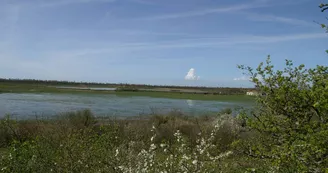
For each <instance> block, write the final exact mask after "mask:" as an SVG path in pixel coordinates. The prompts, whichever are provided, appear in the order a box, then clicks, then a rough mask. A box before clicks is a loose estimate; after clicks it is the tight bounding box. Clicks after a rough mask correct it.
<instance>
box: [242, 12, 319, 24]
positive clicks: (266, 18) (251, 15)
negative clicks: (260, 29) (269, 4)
mask: <svg viewBox="0 0 328 173" xmlns="http://www.w3.org/2000/svg"><path fill="white" fill-rule="evenodd" d="M241 14H244V15H246V16H247V17H248V18H249V19H250V20H253V21H261V22H279V23H286V24H290V25H300V26H309V27H317V26H316V25H315V23H313V22H309V21H304V20H300V19H295V18H288V17H282V16H276V15H265V14H256V13H250V12H241Z"/></svg>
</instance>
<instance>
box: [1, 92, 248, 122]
mask: <svg viewBox="0 0 328 173" xmlns="http://www.w3.org/2000/svg"><path fill="white" fill-rule="evenodd" d="M249 105H250V103H241V102H220V101H200V100H185V99H167V98H152V97H136V96H131V97H127V96H124V97H122V96H117V95H114V94H47V93H42V94H14V93H3V94H0V117H1V116H4V115H5V114H10V115H12V116H14V117H16V118H23V119H26V118H27V119H29V118H35V116H38V117H40V116H42V117H50V116H54V115H58V114H60V113H63V112H68V111H76V110H82V109H90V110H91V111H92V112H93V113H94V114H95V115H97V116H116V117H119V116H122V117H126V116H135V115H140V114H149V113H153V112H155V113H166V112H169V111H172V110H178V111H182V112H184V113H187V114H188V115H200V114H207V113H215V112H218V111H220V110H222V109H224V108H236V107H240V106H243V107H248V106H249Z"/></svg>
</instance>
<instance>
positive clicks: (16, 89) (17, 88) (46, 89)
mask: <svg viewBox="0 0 328 173" xmlns="http://www.w3.org/2000/svg"><path fill="white" fill-rule="evenodd" d="M0 93H67V94H79V93H80V94H116V95H117V96H122V97H131V96H147V97H156V98H172V99H190V100H217V101H237V102H252V101H254V97H251V96H246V95H214V94H194V93H182V92H159V91H105V90H102V91H99V90H86V89H83V90H82V89H68V88H56V87H53V86H47V85H32V84H19V85H14V84H6V83H2V84H0Z"/></svg>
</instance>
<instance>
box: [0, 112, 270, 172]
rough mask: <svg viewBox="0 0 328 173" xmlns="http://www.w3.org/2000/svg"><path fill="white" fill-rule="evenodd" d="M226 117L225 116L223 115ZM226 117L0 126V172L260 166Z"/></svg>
mask: <svg viewBox="0 0 328 173" xmlns="http://www.w3.org/2000/svg"><path fill="white" fill-rule="evenodd" d="M226 112H229V110H227V111H226ZM249 135H250V134H247V133H245V132H243V128H242V126H241V125H240V122H239V121H238V120H237V119H235V118H233V117H232V116H231V115H229V114H225V112H222V113H221V114H220V116H202V117H190V116H186V115H184V114H183V113H181V112H171V113H169V114H167V115H150V116H148V117H134V119H124V120H122V119H121V120H118V119H102V120H99V119H95V118H94V116H93V115H92V113H91V112H90V111H88V110H85V111H79V112H71V113H66V114H64V115H61V116H59V117H58V118H56V119H53V120H28V121H14V120H10V119H3V120H2V121H1V126H0V147H1V148H2V149H0V171H1V172H147V173H148V172H151V173H157V172H170V173H173V172H199V173H202V172H245V171H246V172H247V171H248V170H251V169H255V168H257V170H261V169H262V168H263V167H265V162H264V161H261V160H257V159H253V158H248V157H246V155H243V154H242V153H240V152H238V150H235V149H234V147H233V144H234V141H236V140H238V139H241V138H245V137H247V136H249Z"/></svg>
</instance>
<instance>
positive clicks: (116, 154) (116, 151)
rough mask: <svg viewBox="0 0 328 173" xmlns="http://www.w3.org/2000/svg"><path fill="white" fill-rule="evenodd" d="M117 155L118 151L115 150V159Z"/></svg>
mask: <svg viewBox="0 0 328 173" xmlns="http://www.w3.org/2000/svg"><path fill="white" fill-rule="evenodd" d="M118 154H119V151H118V149H116V150H115V157H117V156H118Z"/></svg>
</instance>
